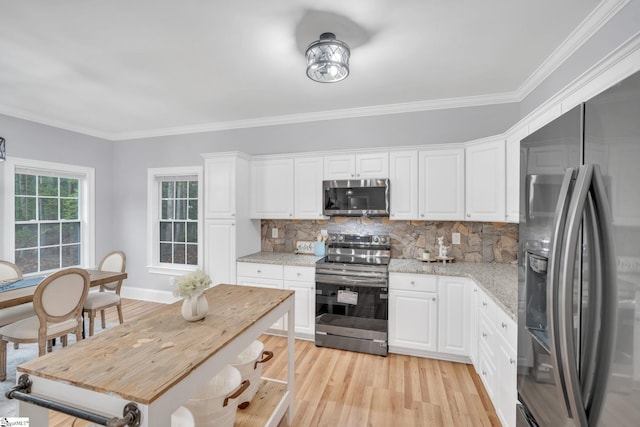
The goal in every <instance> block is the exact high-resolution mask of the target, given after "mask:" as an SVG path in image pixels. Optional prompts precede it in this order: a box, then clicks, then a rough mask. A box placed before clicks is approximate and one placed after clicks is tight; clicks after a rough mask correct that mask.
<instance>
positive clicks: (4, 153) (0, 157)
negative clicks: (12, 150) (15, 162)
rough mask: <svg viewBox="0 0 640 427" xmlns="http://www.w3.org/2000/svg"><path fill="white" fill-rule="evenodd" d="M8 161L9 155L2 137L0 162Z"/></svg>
mask: <svg viewBox="0 0 640 427" xmlns="http://www.w3.org/2000/svg"><path fill="white" fill-rule="evenodd" d="M6 159H7V153H6V151H5V145H4V138H2V137H1V136H0V162H3V161H5V160H6Z"/></svg>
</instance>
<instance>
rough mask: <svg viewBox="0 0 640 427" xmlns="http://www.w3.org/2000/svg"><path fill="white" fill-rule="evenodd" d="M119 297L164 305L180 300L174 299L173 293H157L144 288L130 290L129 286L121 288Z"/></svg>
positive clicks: (154, 290)
mask: <svg viewBox="0 0 640 427" xmlns="http://www.w3.org/2000/svg"><path fill="white" fill-rule="evenodd" d="M120 295H121V296H122V297H123V298H130V299H137V300H142V301H151V302H160V303H164V304H171V303H174V302H176V301H178V300H180V298H176V297H174V296H173V293H172V292H169V291H158V290H156V289H146V288H132V287H129V286H126V287H125V286H123V287H122V291H121V292H120Z"/></svg>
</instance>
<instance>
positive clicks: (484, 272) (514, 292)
mask: <svg viewBox="0 0 640 427" xmlns="http://www.w3.org/2000/svg"><path fill="white" fill-rule="evenodd" d="M389 272H390V273H391V272H393V273H418V274H436V275H440V276H459V277H469V278H471V279H473V281H474V282H476V283H477V284H478V286H480V288H482V290H483V291H484V292H485V293H486V294H487V295H489V296H490V297H491V298H492V299H493V300H494V301H495V302H496V304H498V306H499V307H500V308H502V309H503V310H504V311H505V312H506V313H507V314H508V315H509V316H511V318H512V319H513V320H516V321H517V313H518V266H517V265H516V264H502V263H481V262H454V263H450V264H443V263H440V262H438V263H436V262H422V261H418V260H415V259H398V258H393V259H392V260H391V262H390V263H389Z"/></svg>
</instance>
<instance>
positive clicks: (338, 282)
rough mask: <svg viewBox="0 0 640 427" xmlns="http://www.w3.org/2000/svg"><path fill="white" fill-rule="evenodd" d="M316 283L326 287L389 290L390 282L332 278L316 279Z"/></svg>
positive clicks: (358, 278)
mask: <svg viewBox="0 0 640 427" xmlns="http://www.w3.org/2000/svg"><path fill="white" fill-rule="evenodd" d="M316 283H324V284H326V285H334V286H342V285H347V286H349V285H357V286H361V287H363V288H387V287H389V281H388V280H387V279H374V278H371V277H368V278H365V277H353V276H346V277H331V279H319V278H316Z"/></svg>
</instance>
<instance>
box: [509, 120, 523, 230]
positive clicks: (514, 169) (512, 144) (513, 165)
mask: <svg viewBox="0 0 640 427" xmlns="http://www.w3.org/2000/svg"><path fill="white" fill-rule="evenodd" d="M525 136H527V132H526V128H523V129H521V130H520V131H519V132H515V133H513V134H511V135H509V136H508V137H507V147H506V183H505V185H506V198H507V199H506V202H505V203H506V219H507V222H519V221H520V171H521V170H524V169H523V168H522V165H521V164H520V162H521V161H522V159H521V157H520V140H521V139H522V138H524V137H525Z"/></svg>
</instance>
